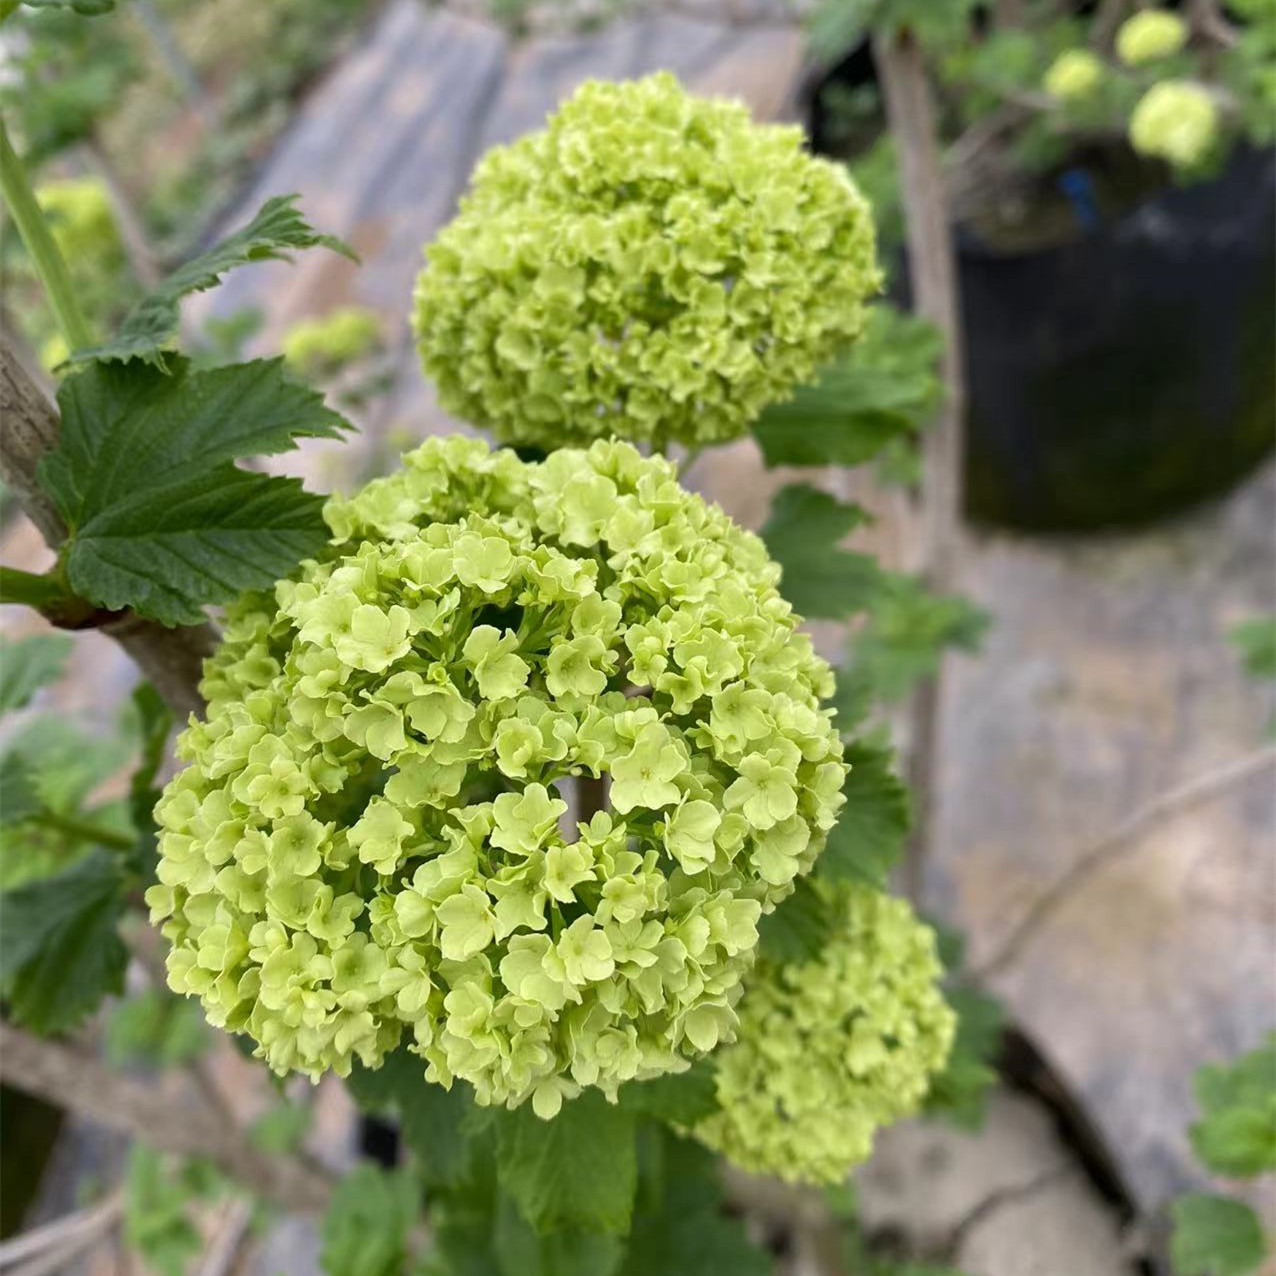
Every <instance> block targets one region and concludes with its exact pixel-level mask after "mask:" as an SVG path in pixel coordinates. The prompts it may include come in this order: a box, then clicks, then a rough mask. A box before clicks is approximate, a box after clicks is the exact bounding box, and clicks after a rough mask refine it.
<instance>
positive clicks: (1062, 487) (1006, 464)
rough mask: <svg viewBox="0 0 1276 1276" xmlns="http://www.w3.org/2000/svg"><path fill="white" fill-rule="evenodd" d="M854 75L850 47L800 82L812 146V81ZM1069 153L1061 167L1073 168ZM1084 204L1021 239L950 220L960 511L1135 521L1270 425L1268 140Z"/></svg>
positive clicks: (1243, 454) (1076, 527)
mask: <svg viewBox="0 0 1276 1276" xmlns="http://www.w3.org/2000/svg"><path fill="white" fill-rule="evenodd" d="M872 76H873V68H872V59H871V56H869V54H868V50H867V49H866V48H861V49H858V50H856V51H854V52H853V53H852V54H851V55H848V57H847V58H846V59H845V60H844V62H843V63H842V64H841V65H840V66H838V67H836V68H834V69H833V70H832V71H831V72H830V73H829V74H828V76H826V77H825V79H824V80H823V82H822V83H821V85H819V86H817V87H816V92H815V94H814V96H813V98H812V114H811V133H812V137H813V139H814V145H815V147H816V149H822V147H823V143H824V140H825V138H826V137H827V136H828V135H829V130H828V129H827V127H826V124H827V120H826V118H825V116H824V111H823V107H822V105H821V103H822V96H821V92H820V90H821V89H822V88H823V87H824V86H825V85H828V84H830V83H838V84H841V85H849V86H854V85H857V84H859V85H862V84H864V83H866V82H868V81H869V80H871V78H872ZM1085 164H1086V159H1085V157H1078V158H1077V159H1076V160H1075V167H1071V168H1070V165H1068V164H1065V165H1062V166H1061V171H1062V173H1063V174H1065V175H1067V176H1073V177H1075V176H1076V175H1077V174H1078V173H1079V174H1080V175H1081V178H1082V180H1083V181H1084V180H1087V174H1086V168H1085ZM1119 164H1120V159H1119V157H1118V165H1119ZM1126 166H1127V168H1128V169H1129V170H1130V172H1131V174H1132V173H1133V170H1135V169H1136V168H1137V167H1139V166H1142V167H1143V168H1146V163H1145V162H1144V161H1140V160H1138V159H1137V157H1135V156H1134V155H1133V154H1132V153H1129V154H1128V157H1127V160H1126ZM1105 176H1106V177H1109V178H1110V177H1111V174H1110V173H1109V174H1106V175H1105ZM1047 180H1048V181H1049V182H1050V183H1051V184H1053V179H1047ZM1116 181H1117V185H1118V186H1119V185H1120V184H1121V181H1122V178H1121V176H1120V174H1118V176H1117V179H1116ZM1145 182H1146V173H1143V172H1140V173H1139V174H1138V175H1137V180H1136V181H1134V182H1131V185H1132V186H1138V185H1139V183H1145ZM992 202H995V197H994V200H993V201H992ZM1087 221H1088V222H1089V224H1088V225H1082V222H1081V220H1080V219H1078V220H1077V223H1076V225H1075V226H1074V227H1073V228H1072V229H1071V230H1070V231H1069V233H1067V234H1062V235H1057V236H1054V237H1053V238H1051V239H1049V240H1048V241H1047V243H1048V246H1042V247H1034V248H1031V249H1027V250H1024V249H1020V248H1018V247H1017V246H1014V245H1011V244H1005V243H993V242H990V240H989V239H988V238H987V237H985V236H984V235H981V234H980V233H979V232H978V231H977V230H976V229H975V228H974V227H971V226H964V225H959V226H958V227H957V230H956V244H957V254H958V276H959V280H960V285H961V291H962V308H963V314H964V319H965V339H966V377H967V383H968V396H969V397H968V405H967V406H968V418H967V437H968V442H967V456H966V465H967V473H966V480H967V481H966V490H967V513H968V514H969V516H970V517H971V518H972V519H974V520H975V521H977V522H982V523H986V524H994V525H1001V526H1008V527H1013V528H1019V529H1024V530H1030V531H1042V532H1045V531H1084V530H1089V529H1098V528H1104V527H1113V526H1121V525H1126V526H1131V525H1138V524H1143V523H1147V522H1150V521H1152V520H1155V519H1158V518H1163V517H1166V516H1170V515H1173V514H1176V513H1178V512H1180V511H1183V510H1186V509H1188V508H1190V507H1192V506H1193V505H1196V504H1198V503H1200V502H1202V501H1205V500H1208V499H1209V498H1211V497H1214V496H1217V495H1219V494H1221V493H1223V492H1225V491H1226V490H1227V489H1228V488H1229V487H1231V486H1232V485H1233V484H1235V483H1236V482H1237V481H1238V480H1240V479H1241V478H1243V477H1244V476H1245V475H1246V474H1248V473H1249V472H1250V471H1252V470H1253V469H1254V468H1255V466H1256V465H1257V464H1258V463H1259V462H1260V461H1261V460H1262V458H1263V457H1264V456H1265V455H1267V453H1268V452H1269V451H1270V450H1271V448H1272V446H1273V443H1274V442H1276V155H1273V154H1272V153H1271V152H1259V151H1256V150H1252V149H1249V148H1244V147H1242V148H1239V149H1237V150H1236V152H1235V153H1234V154H1233V155H1232V157H1231V159H1230V162H1229V163H1228V164H1227V165H1226V166H1225V167H1224V168H1223V169H1222V171H1221V172H1220V174H1219V175H1218V176H1217V177H1215V178H1213V179H1211V180H1207V181H1202V182H1197V183H1195V184H1192V185H1184V186H1174V185H1172V184H1170V182H1169V179H1168V174H1167V175H1166V181H1165V183H1164V184H1162V185H1157V186H1154V187H1153V188H1152V189H1151V190H1148V191H1146V193H1145V194H1144V195H1143V197H1142V198H1139V199H1138V200H1137V201H1130V200H1126V201H1125V202H1124V203H1123V204H1122V205H1121V206H1120V209H1119V211H1116V212H1113V213H1111V214H1109V215H1107V216H1094V215H1092V216H1090V217H1089V218H1087ZM895 276H896V279H897V280H898V281H905V280H906V279H907V270H906V268H905V267H904V266H903V265H901V268H900V269H899V270H897V271H896V272H895ZM897 289H898V294H899V295H898V297H897V299H899V300H901V301H903V300H906V292H907V289H906V284H904V283H903V282H900V283H898V284H897Z"/></svg>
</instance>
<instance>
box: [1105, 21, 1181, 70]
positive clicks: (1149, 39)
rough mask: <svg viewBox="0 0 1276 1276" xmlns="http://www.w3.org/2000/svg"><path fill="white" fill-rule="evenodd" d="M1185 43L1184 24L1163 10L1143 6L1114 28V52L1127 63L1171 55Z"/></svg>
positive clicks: (1153, 59)
mask: <svg viewBox="0 0 1276 1276" xmlns="http://www.w3.org/2000/svg"><path fill="white" fill-rule="evenodd" d="M1186 43H1187V23H1186V22H1184V21H1183V19H1182V18H1180V17H1179V16H1178V14H1177V13H1170V12H1168V11H1167V10H1165V9H1144V10H1142V11H1141V12H1140V13H1136V14H1134V16H1133V17H1130V18H1127V19H1126V20H1125V21H1124V22H1123V23H1122V24H1121V26H1120V28H1119V29H1118V30H1117V34H1116V54H1117V57H1119V58H1120V59H1121V61H1122V62H1124V63H1125V64H1126V66H1143V65H1144V64H1145V63H1147V62H1159V61H1160V60H1161V59H1162V58H1168V57H1172V56H1173V55H1174V54H1175V53H1177V52H1178V51H1179V50H1180V49H1182V47H1183V46H1184V45H1185V44H1186Z"/></svg>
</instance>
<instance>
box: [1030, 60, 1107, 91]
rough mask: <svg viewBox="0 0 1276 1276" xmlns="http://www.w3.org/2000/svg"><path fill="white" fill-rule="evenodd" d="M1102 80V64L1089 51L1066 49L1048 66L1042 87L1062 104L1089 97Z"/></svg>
mask: <svg viewBox="0 0 1276 1276" xmlns="http://www.w3.org/2000/svg"><path fill="white" fill-rule="evenodd" d="M1102 79H1103V63H1102V62H1101V61H1100V60H1099V59H1098V58H1097V57H1095V55H1094V54H1093V53H1091V52H1090V51H1089V49H1068V50H1066V51H1065V52H1063V53H1061V54H1059V56H1058V57H1057V58H1055V60H1054V61H1053V62H1052V63H1051V64H1050V69H1049V70H1048V71H1047V72H1046V74H1045V78H1044V80H1043V81H1042V87H1043V88H1044V89H1045V91H1046V92H1047V93H1049V94H1050V96H1051V97H1057V98H1059V99H1060V100H1061V101H1064V102H1072V101H1079V100H1080V99H1081V98H1086V97H1089V96H1090V94H1091V93H1093V92H1094V90H1095V89H1097V88H1098V87H1099V83H1100V81H1101V80H1102Z"/></svg>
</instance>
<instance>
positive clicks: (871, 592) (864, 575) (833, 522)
mask: <svg viewBox="0 0 1276 1276" xmlns="http://www.w3.org/2000/svg"><path fill="white" fill-rule="evenodd" d="M865 517H866V515H865V513H864V511H863V510H862V509H860V507H859V506H858V505H848V504H846V503H845V502H843V501H839V500H838V499H837V498H836V497H833V496H830V495H829V494H828V493H827V492H821V491H819V490H818V489H817V488H814V487H811V486H810V484H808V483H790V484H789V486H788V487H784V488H781V489H780V491H779V492H778V493H777V494H776V498H775V500H774V501H773V502H772V505H771V514H770V517H768V519H767V521H766V526H765V527H763V529H762V539H763V540H765V541H766V545H767V549H768V550H769V551H770V553H771V557H772V558H774V559H775V561H776V562H777V563H779V564H780V566H781V567H782V568H783V569H784V575H783V577H782V578H781V580H780V592H781V593H782V594H783V595H784V597H785V598H787V599H788V601H789V602H791V603H792V604H793V606H794V608H795V609H796V610H797V611H799V612H801V613H802V615H804V616H810V617H818V618H821V619H829V620H839V619H841V618H843V617H845V616H849V615H852V614H853V613H855V612H857V611H862V610H863V609H864V608H865V607H866V606H867V605H868V604H869V602H870V601H871V600H872V599H873V597H874V596H875V595H876V592H877V589H878V585H879V581H880V579H881V569H880V568H879V567H878V566H877V563H876V561H875V560H874V559H873V558H871V557H869V556H868V555H867V554H857V553H854V552H853V551H851V550H846V549H841V548H839V543H840V542H841V541H842V539H843V538H844V537H845V536H846V535H847V534H848V533H849V532H851V531H852V530H853V529H854V528H856V527H858V526H859V525H860V524H861V523H863V522H864V520H865Z"/></svg>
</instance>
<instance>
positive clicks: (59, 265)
mask: <svg viewBox="0 0 1276 1276" xmlns="http://www.w3.org/2000/svg"><path fill="white" fill-rule="evenodd" d="M0 195H3V196H4V202H5V203H6V204H7V205H8V207H9V212H10V214H12V216H13V221H14V224H15V225H16V226H17V228H18V234H19V235H20V236H21V237H22V242H23V243H24V244H25V245H26V249H27V252H28V253H30V255H31V262H32V264H33V265H34V266H35V269H36V273H37V274H38V275H39V276H40V282H41V283H42V284H43V285H44V290H45V292H46V293H47V294H48V297H49V304H50V305H51V306H52V307H53V313H54V315H55V316H56V318H57V321H58V327H59V328H61V329H62V335H63V336H64V337H65V338H66V344H67V348H68V349H69V350H71V351H72V352H73V353H74V352H75V351H76V350H83V349H84V348H85V347H86V346H91V345H92V344H93V334H92V332H90V330H89V325H88V323H87V322H86V321H85V318H84V315H83V314H82V313H81V311H80V306H79V303H78V302H77V301H76V299H75V291H74V289H73V288H72V287H71V275H70V273H69V272H68V270H67V268H66V262H65V261H64V260H63V258H62V253H61V252H60V250H59V249H58V245H57V243H56V241H55V240H54V238H53V235H52V233H51V232H50V230H49V224H48V222H46V221H45V219H44V213H43V212H41V210H40V205H39V203H38V202H37V201H36V197H35V192H34V191H33V190H32V189H31V182H30V179H29V178H28V177H27V170H26V168H25V167H24V165H23V163H22V161H21V160H20V159H19V158H18V153H17V152H16V151H15V150H14V149H13V146H12V144H11V143H10V141H9V131H8V129H6V128H5V126H4V121H3V120H0Z"/></svg>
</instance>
